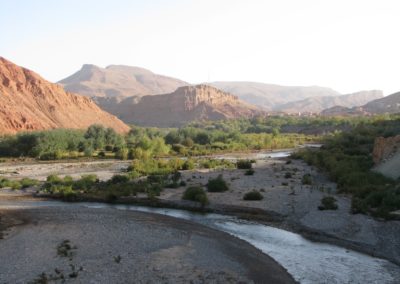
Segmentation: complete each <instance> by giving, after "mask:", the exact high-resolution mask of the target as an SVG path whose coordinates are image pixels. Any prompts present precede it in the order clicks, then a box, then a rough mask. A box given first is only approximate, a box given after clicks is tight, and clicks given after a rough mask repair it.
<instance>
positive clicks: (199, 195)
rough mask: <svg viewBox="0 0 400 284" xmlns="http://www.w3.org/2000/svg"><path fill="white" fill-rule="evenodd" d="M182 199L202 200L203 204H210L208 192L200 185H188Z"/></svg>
mask: <svg viewBox="0 0 400 284" xmlns="http://www.w3.org/2000/svg"><path fill="white" fill-rule="evenodd" d="M182 199H184V200H191V201H196V202H200V203H201V205H202V206H205V205H207V204H208V198H207V193H206V192H205V191H204V190H203V188H201V187H199V186H192V187H188V188H187V189H186V190H185V192H184V193H183V196H182Z"/></svg>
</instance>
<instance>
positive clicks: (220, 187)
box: [207, 175, 229, 192]
mask: <svg viewBox="0 0 400 284" xmlns="http://www.w3.org/2000/svg"><path fill="white" fill-rule="evenodd" d="M207 189H208V191H209V192H224V191H227V190H229V187H228V184H227V183H226V181H225V180H224V178H223V177H222V175H218V177H216V178H214V179H209V180H208V183H207Z"/></svg>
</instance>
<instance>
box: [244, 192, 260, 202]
mask: <svg viewBox="0 0 400 284" xmlns="http://www.w3.org/2000/svg"><path fill="white" fill-rule="evenodd" d="M263 198H264V196H263V195H262V194H261V193H260V192H259V191H257V190H252V191H250V192H247V193H246V194H245V195H244V196H243V200H252V201H255V200H262V199H263Z"/></svg>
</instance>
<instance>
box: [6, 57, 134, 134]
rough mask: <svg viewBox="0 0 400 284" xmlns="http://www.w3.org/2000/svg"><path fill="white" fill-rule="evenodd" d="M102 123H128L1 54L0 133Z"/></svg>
mask: <svg viewBox="0 0 400 284" xmlns="http://www.w3.org/2000/svg"><path fill="white" fill-rule="evenodd" d="M95 123H97V124H102V125H104V126H107V127H112V128H114V129H115V130H116V131H118V132H127V131H129V127H128V126H127V125H126V124H124V123H123V122H122V121H120V120H119V119H118V118H116V117H115V116H113V115H110V114H109V113H106V112H105V111H103V110H102V109H100V108H99V107H98V106H97V105H96V104H95V103H94V102H93V101H92V100H91V99H90V98H86V97H82V96H79V95H75V94H72V93H68V92H65V90H64V89H63V88H62V87H61V86H59V85H57V84H53V83H50V82H48V81H46V80H44V79H43V78H41V77H40V76H39V75H38V74H36V73H34V72H33V71H30V70H28V69H25V68H22V67H19V66H17V65H15V64H13V63H12V62H10V61H8V60H6V59H4V58H2V57H0V134H13V133H16V132H20V131H32V130H45V129H54V128H82V129H83V128H87V127H88V126H90V125H91V124H95Z"/></svg>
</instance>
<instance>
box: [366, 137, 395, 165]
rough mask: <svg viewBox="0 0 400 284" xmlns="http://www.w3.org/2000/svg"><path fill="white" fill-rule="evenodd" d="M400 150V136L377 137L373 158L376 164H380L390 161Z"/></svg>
mask: <svg viewBox="0 0 400 284" xmlns="http://www.w3.org/2000/svg"><path fill="white" fill-rule="evenodd" d="M399 150H400V135H396V136H392V137H387V138H384V137H377V138H376V139H375V144H374V150H373V152H372V158H373V159H374V163H375V164H379V163H381V162H383V161H385V160H387V159H390V158H391V157H392V156H393V155H394V154H395V153H396V152H398V151H399ZM399 172H400V169H399Z"/></svg>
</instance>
